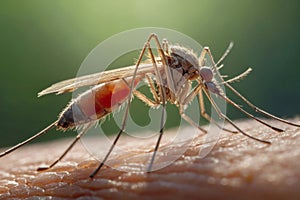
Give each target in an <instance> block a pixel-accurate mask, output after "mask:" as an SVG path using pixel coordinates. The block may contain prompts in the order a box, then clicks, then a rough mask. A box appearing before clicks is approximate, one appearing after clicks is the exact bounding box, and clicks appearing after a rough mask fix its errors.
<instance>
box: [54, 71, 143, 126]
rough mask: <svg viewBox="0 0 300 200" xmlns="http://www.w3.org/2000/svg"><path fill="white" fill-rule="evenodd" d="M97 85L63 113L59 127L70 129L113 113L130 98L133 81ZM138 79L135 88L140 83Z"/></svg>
mask: <svg viewBox="0 0 300 200" xmlns="http://www.w3.org/2000/svg"><path fill="white" fill-rule="evenodd" d="M125 80H126V82H127V83H126V82H125V81H124V80H123V79H120V80H116V81H112V82H109V83H106V84H102V85H97V86H95V87H93V88H91V89H89V90H87V91H86V92H84V93H82V94H81V95H79V96H78V97H77V98H76V99H75V100H73V102H71V103H70V104H69V106H68V107H67V108H66V109H65V110H64V111H63V112H62V113H61V115H60V120H59V122H58V126H60V127H62V128H69V127H71V126H76V125H80V124H84V123H87V122H91V121H93V120H97V119H100V118H102V117H104V116H105V115H107V114H109V113H111V112H113V111H114V110H115V109H116V108H118V107H119V106H120V105H121V104H122V103H124V101H125V100H126V99H127V98H128V96H129V93H130V88H129V87H130V84H131V79H130V78H127V79H125ZM140 80H141V77H136V79H135V82H134V87H136V86H137V84H138V83H139V82H140Z"/></svg>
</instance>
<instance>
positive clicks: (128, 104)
mask: <svg viewBox="0 0 300 200" xmlns="http://www.w3.org/2000/svg"><path fill="white" fill-rule="evenodd" d="M148 46H149V42H146V43H145V45H144V47H143V49H142V51H141V53H140V55H139V58H138V60H137V62H136V64H135V70H134V72H133V77H132V82H131V84H130V92H129V96H128V101H127V105H126V108H125V113H124V117H123V121H122V127H121V128H120V131H119V133H118V135H117V137H116V138H115V140H114V142H113V144H112V145H111V147H110V148H109V150H108V152H107V154H106V155H105V157H104V159H103V160H102V162H101V163H100V164H99V165H98V167H97V168H96V169H95V170H94V171H93V172H92V174H91V175H90V178H93V177H94V176H95V175H96V174H97V173H98V171H99V170H100V169H101V168H102V167H103V165H104V163H105V162H106V160H107V158H108V157H109V155H110V154H111V152H112V151H113V149H114V147H115V145H116V144H117V141H118V140H119V138H120V136H121V135H122V133H123V132H124V130H125V126H126V122H127V117H128V113H129V107H130V103H131V97H132V94H133V87H134V82H135V78H136V74H137V70H138V67H139V65H140V63H141V62H142V59H143V57H144V55H145V52H146V50H147V47H148Z"/></svg>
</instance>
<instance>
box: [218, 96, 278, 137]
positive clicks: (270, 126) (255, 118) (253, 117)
mask: <svg viewBox="0 0 300 200" xmlns="http://www.w3.org/2000/svg"><path fill="white" fill-rule="evenodd" d="M219 96H220V97H222V98H223V99H224V100H225V101H227V102H228V103H230V104H231V105H233V106H234V107H235V108H237V109H238V110H239V111H241V112H243V113H244V114H245V115H247V116H248V117H250V118H252V119H254V120H256V121H258V122H260V123H261V124H263V125H265V126H267V127H269V128H271V129H273V130H275V131H278V132H283V130H282V129H280V128H276V127H274V126H272V125H270V124H268V123H266V122H264V121H262V120H260V119H259V118H257V117H255V116H253V115H251V114H250V113H248V112H247V111H245V110H244V109H242V108H241V107H240V106H238V105H237V104H236V103H234V102H233V101H232V100H230V99H229V98H228V97H226V96H223V95H219Z"/></svg>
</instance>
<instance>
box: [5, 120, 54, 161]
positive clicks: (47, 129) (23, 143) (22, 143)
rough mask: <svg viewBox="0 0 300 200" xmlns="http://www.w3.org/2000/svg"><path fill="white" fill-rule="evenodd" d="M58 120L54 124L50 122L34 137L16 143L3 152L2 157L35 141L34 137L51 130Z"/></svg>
mask: <svg viewBox="0 0 300 200" xmlns="http://www.w3.org/2000/svg"><path fill="white" fill-rule="evenodd" d="M57 122H58V120H57V121H55V122H53V123H52V124H50V125H49V126H48V127H46V128H45V129H43V130H42V131H40V132H38V133H37V134H35V135H34V136H32V137H30V138H28V139H27V140H25V141H23V142H21V143H19V144H17V145H15V146H13V147H11V148H10V149H8V150H6V151H4V152H2V153H1V154H0V158H1V157H3V156H5V155H7V154H9V153H11V152H13V151H14V150H16V149H18V148H20V147H21V146H23V145H25V144H27V143H29V142H31V141H33V140H34V139H36V138H38V137H40V136H41V135H44V134H45V133H46V132H47V131H49V130H50V129H52V128H53V127H55V126H56V124H57Z"/></svg>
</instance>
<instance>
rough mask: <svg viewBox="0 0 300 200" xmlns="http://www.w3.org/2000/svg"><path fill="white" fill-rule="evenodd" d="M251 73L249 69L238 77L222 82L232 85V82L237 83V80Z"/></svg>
mask: <svg viewBox="0 0 300 200" xmlns="http://www.w3.org/2000/svg"><path fill="white" fill-rule="evenodd" d="M251 71H252V68H251V67H249V68H248V69H247V70H246V71H244V72H243V73H241V74H240V75H237V76H236V77H234V78H232V79H229V80H227V81H224V82H226V83H233V82H236V81H239V80H241V79H243V78H245V77H246V76H248V74H250V72H251ZM224 82H223V84H224Z"/></svg>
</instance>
